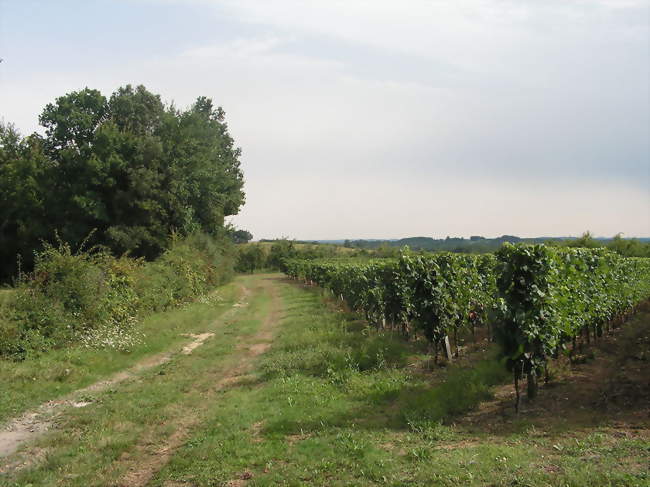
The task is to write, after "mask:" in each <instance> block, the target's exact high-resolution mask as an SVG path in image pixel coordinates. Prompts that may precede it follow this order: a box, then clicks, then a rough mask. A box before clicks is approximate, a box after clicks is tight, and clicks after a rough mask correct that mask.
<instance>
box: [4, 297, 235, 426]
mask: <svg viewBox="0 0 650 487" xmlns="http://www.w3.org/2000/svg"><path fill="white" fill-rule="evenodd" d="M5 292H6V291H5ZM238 293H239V287H238V286H237V285H236V284H229V285H227V286H223V287H221V288H220V289H219V291H218V296H219V297H220V300H219V301H216V304H201V303H198V302H196V303H193V304H190V305H187V306H185V307H183V308H181V309H177V310H173V311H169V312H165V313H157V314H153V315H151V316H149V317H147V318H146V319H144V320H143V321H142V323H141V324H140V325H139V331H141V332H142V333H143V334H144V336H145V338H144V340H143V341H142V343H140V344H139V345H137V346H136V347H134V348H133V350H130V351H129V352H116V351H114V350H104V351H98V350H92V349H87V348H83V347H81V346H70V347H67V348H64V349H59V350H53V351H50V352H47V353H44V354H43V355H41V356H39V357H36V358H31V359H28V360H25V361H23V362H13V361H10V360H2V359H0V383H1V384H2V394H0V424H1V423H2V422H3V421H4V420H6V419H7V418H9V417H13V416H16V415H18V414H19V413H21V412H23V411H25V410H26V409H29V408H32V407H34V406H36V405H38V404H41V403H43V402H45V401H48V400H52V399H56V398H58V397H60V396H63V395H65V394H67V393H69V392H71V391H74V390H76V389H79V388H82V387H85V386H87V385H89V384H92V383H93V382H96V381H97V380H99V379H102V378H104V377H107V376H109V375H111V374H112V373H114V372H116V371H119V370H122V369H125V368H127V367H129V366H131V365H133V364H134V363H136V362H137V361H139V360H141V359H143V358H144V357H146V356H149V355H153V354H156V353H159V352H162V351H164V350H167V349H169V348H171V347H174V346H177V345H179V344H180V343H184V342H187V341H188V339H187V338H185V337H182V336H181V335H182V334H184V333H192V332H194V331H197V330H203V329H205V328H206V326H208V325H209V324H210V323H211V322H212V321H214V320H215V318H217V317H218V316H219V315H220V314H221V313H223V312H224V311H225V310H227V309H229V308H230V307H231V306H232V304H233V303H234V301H235V300H236V299H237V296H238Z"/></svg>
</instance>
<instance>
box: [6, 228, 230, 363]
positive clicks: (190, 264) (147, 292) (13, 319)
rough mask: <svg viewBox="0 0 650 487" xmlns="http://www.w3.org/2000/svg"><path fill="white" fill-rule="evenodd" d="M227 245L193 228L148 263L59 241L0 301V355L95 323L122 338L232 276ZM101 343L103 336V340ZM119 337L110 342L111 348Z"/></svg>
mask: <svg viewBox="0 0 650 487" xmlns="http://www.w3.org/2000/svg"><path fill="white" fill-rule="evenodd" d="M231 246H232V244H229V243H228V241H227V239H225V238H221V239H215V238H214V237H211V236H206V235H202V234H193V235H190V236H189V237H187V238H184V239H179V238H174V239H173V241H172V245H171V247H170V248H169V249H168V250H167V251H165V253H163V255H162V256H161V257H160V258H159V259H157V260H156V261H154V262H151V263H145V262H144V261H143V260H142V259H131V258H128V257H121V258H115V257H113V256H112V255H111V254H110V253H108V252H106V251H105V250H101V249H91V250H89V251H84V250H80V251H77V252H74V251H73V250H72V249H71V247H70V246H69V245H68V244H66V243H63V242H59V245H57V246H52V245H49V244H46V245H45V248H44V250H43V251H41V252H38V253H37V254H36V259H35V266H34V271H33V272H32V273H30V274H29V275H23V276H21V279H20V282H19V284H18V286H17V288H16V289H15V291H14V295H13V297H12V299H11V303H10V304H9V305H7V304H5V305H3V306H2V308H0V356H2V355H4V356H10V357H13V358H18V359H21V358H25V357H26V356H28V355H29V354H34V353H39V352H43V351H46V350H49V349H51V348H59V347H62V346H64V345H65V344H66V343H68V342H71V341H82V342H84V341H89V342H92V341H97V340H94V339H93V340H86V338H88V337H96V336H97V332H96V330H100V331H103V332H105V333H106V334H109V335H111V336H115V337H124V338H125V341H124V343H131V341H130V340H128V339H126V338H127V337H128V334H129V333H131V332H134V331H135V330H134V326H135V324H136V323H137V321H138V319H139V318H141V317H142V316H144V315H146V314H149V313H151V312H154V311H160V310H165V309H168V308H170V307H173V306H176V305H178V304H181V303H184V302H188V301H190V300H192V299H193V298H195V297H197V296H199V295H202V294H204V293H206V292H207V291H208V290H209V289H211V288H212V287H214V286H217V285H219V284H222V283H223V282H225V281H226V280H228V279H229V278H230V277H231V276H232V265H233V260H234V259H233V255H232V249H231ZM104 342H105V343H108V342H107V341H104ZM117 345H119V344H117V343H116V348H119V346H117Z"/></svg>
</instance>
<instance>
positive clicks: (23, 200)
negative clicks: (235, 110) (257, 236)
mask: <svg viewBox="0 0 650 487" xmlns="http://www.w3.org/2000/svg"><path fill="white" fill-rule="evenodd" d="M39 121H40V123H41V125H42V126H43V127H44V128H45V135H44V136H41V135H39V134H36V133H35V134H32V135H30V136H27V137H24V138H22V137H21V136H20V135H19V134H18V133H17V131H16V130H15V129H14V128H13V126H11V125H0V266H1V268H0V278H1V277H4V278H6V277H7V276H9V275H12V274H14V273H15V265H16V259H17V254H22V258H23V260H24V262H25V263H26V265H28V266H29V262H30V257H31V255H32V253H33V252H32V251H33V250H34V249H36V248H37V247H38V246H40V243H41V241H42V240H46V241H47V240H52V238H54V236H55V233H58V235H59V237H60V238H61V239H63V240H65V241H68V242H72V243H79V242H81V241H82V240H83V239H84V238H86V237H88V235H89V234H91V232H93V230H94V233H92V237H91V238H90V243H92V244H102V245H105V246H107V247H108V248H110V249H111V250H112V251H113V252H115V253H117V254H121V253H124V252H129V253H131V254H132V255H134V256H142V257H146V258H154V257H156V256H157V255H159V254H160V253H161V251H162V250H164V249H165V248H166V246H167V245H168V241H169V236H170V234H172V233H177V234H190V233H193V232H196V231H202V232H205V233H208V234H214V233H215V232H218V231H219V230H220V229H222V228H223V226H224V218H225V217H226V216H229V215H234V214H236V213H237V212H238V211H239V208H240V207H241V206H242V205H243V203H244V192H243V182H244V181H243V174H242V171H241V168H240V162H239V157H240V154H241V151H240V149H239V148H237V147H236V146H235V143H234V140H233V138H232V137H231V136H230V134H229V132H228V127H227V124H226V122H225V113H224V111H223V110H222V109H221V108H220V107H215V106H214V105H213V103H212V100H210V99H209V98H205V97H199V98H197V100H196V101H195V102H194V104H192V105H191V106H190V107H189V108H188V109H186V110H180V109H178V108H176V107H175V106H173V105H167V104H165V103H163V102H162V101H161V99H160V96H159V95H155V94H153V93H151V92H149V91H148V90H147V89H146V88H145V87H144V86H138V87H135V88H134V87H132V86H131V85H127V86H124V87H122V88H119V89H118V90H117V91H115V92H114V93H113V94H112V95H111V96H110V98H106V97H105V96H104V95H102V94H101V93H100V92H99V91H97V90H93V89H89V88H85V89H83V90H80V91H76V92H72V93H68V94H66V95H64V96H62V97H60V98H57V99H56V101H55V102H54V103H50V104H48V105H47V106H46V107H45V109H44V110H43V112H42V114H41V116H40V117H39Z"/></svg>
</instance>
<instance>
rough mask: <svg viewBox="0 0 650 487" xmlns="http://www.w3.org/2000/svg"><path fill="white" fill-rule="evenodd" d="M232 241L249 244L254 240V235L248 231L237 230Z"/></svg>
mask: <svg viewBox="0 0 650 487" xmlns="http://www.w3.org/2000/svg"><path fill="white" fill-rule="evenodd" d="M232 239H233V241H234V242H235V243H236V244H243V243H248V242H250V241H251V240H253V234H252V233H251V232H248V231H246V230H235V231H234V232H233V233H232Z"/></svg>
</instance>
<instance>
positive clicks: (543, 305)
mask: <svg viewBox="0 0 650 487" xmlns="http://www.w3.org/2000/svg"><path fill="white" fill-rule="evenodd" d="M286 273H287V275H289V276H290V277H292V278H294V279H302V280H304V281H305V282H307V283H313V284H317V285H319V286H321V287H323V288H325V289H327V290H329V291H331V292H332V293H333V294H334V295H336V296H338V297H339V298H340V299H341V300H343V301H345V302H346V303H347V305H348V306H349V307H350V308H352V309H353V310H355V311H358V312H360V313H363V314H364V316H365V318H366V319H367V320H368V322H369V323H371V324H372V325H374V326H376V327H378V328H392V329H397V330H399V331H401V332H402V333H404V334H405V335H407V336H408V335H416V334H418V333H420V334H421V335H423V336H424V337H425V338H426V339H427V340H428V342H429V343H430V344H431V346H432V348H433V353H434V354H435V358H436V361H437V359H438V354H439V351H440V350H443V351H444V352H445V353H446V355H447V358H448V359H449V360H451V358H452V354H453V353H454V352H453V351H452V345H451V344H453V347H454V348H455V349H456V350H455V353H456V354H457V353H458V340H457V337H458V336H459V334H460V333H463V332H469V331H471V332H472V333H474V332H475V329H476V327H479V326H485V327H486V330H487V333H488V336H489V338H490V339H491V340H494V341H496V342H498V343H499V345H500V347H501V352H502V356H503V359H504V364H505V366H506V367H507V368H508V370H510V371H511V372H512V374H513V380H514V384H515V390H516V393H517V402H516V407H518V405H519V381H520V380H521V379H522V377H524V376H526V377H527V385H528V389H527V394H528V397H529V398H533V397H535V396H536V394H537V381H538V377H540V376H541V375H542V374H543V373H544V371H545V369H546V363H547V359H549V358H552V357H557V356H558V355H559V354H560V353H568V354H572V353H573V352H574V351H575V349H576V339H577V338H578V337H583V338H584V339H585V340H587V341H588V340H590V339H591V337H594V339H596V338H597V337H600V336H602V334H603V332H604V331H605V330H606V329H607V328H608V327H611V326H618V325H620V324H622V323H623V322H624V321H625V320H626V319H627V317H628V316H629V314H630V313H632V312H633V311H634V309H635V307H636V306H637V305H638V304H639V303H641V302H642V301H644V300H645V299H647V298H648V297H650V259H640V258H624V257H621V256H619V255H617V254H614V253H612V252H609V251H607V250H604V249H569V248H554V247H549V246H544V245H511V244H506V245H504V246H503V247H502V248H501V249H500V250H499V251H498V252H497V253H496V254H494V255H463V254H451V253H440V254H430V255H414V254H411V253H409V252H405V253H402V254H401V255H400V257H399V258H398V259H377V260H369V261H345V260H342V259H338V260H335V259H332V260H312V261H309V260H290V261H287V262H286ZM449 337H452V340H451V344H450V339H449ZM569 344H572V346H569Z"/></svg>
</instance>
